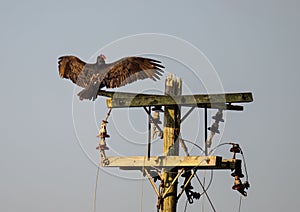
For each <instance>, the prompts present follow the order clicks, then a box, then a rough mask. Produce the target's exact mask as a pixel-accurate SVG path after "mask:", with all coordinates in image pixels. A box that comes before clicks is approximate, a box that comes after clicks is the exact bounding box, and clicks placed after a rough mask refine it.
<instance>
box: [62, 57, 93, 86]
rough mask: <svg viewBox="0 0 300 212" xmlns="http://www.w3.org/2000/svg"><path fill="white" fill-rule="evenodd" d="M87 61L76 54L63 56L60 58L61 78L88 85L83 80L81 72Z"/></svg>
mask: <svg viewBox="0 0 300 212" xmlns="http://www.w3.org/2000/svg"><path fill="white" fill-rule="evenodd" d="M85 65H86V63H85V62H83V61H82V60H80V59H79V58H77V57H75V56H62V57H59V58H58V70H59V75H60V77H61V78H66V79H70V80H72V82H73V83H75V84H77V85H79V86H81V87H86V86H87V85H86V82H85V80H81V78H82V77H81V76H80V75H81V74H82V71H83V69H84V67H85Z"/></svg>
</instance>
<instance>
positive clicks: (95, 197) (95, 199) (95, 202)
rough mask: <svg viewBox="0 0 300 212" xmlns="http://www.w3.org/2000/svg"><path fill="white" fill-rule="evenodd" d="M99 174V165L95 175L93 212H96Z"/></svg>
mask: <svg viewBox="0 0 300 212" xmlns="http://www.w3.org/2000/svg"><path fill="white" fill-rule="evenodd" d="M99 172H100V164H99V166H98V168H97V174H96V184H95V190H94V212H96V204H97V188H98V178H99Z"/></svg>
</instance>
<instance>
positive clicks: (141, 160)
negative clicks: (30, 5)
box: [101, 156, 240, 170]
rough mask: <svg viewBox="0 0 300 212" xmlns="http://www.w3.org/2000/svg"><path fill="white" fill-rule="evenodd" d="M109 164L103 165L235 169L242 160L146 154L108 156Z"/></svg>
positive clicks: (130, 167) (132, 167)
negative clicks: (146, 155) (149, 155)
mask: <svg viewBox="0 0 300 212" xmlns="http://www.w3.org/2000/svg"><path fill="white" fill-rule="evenodd" d="M107 159H108V161H109V164H107V165H105V164H102V163H101V166H102V167H118V168H120V169H125V170H141V169H143V168H151V167H156V168H166V169H171V168H174V167H178V168H196V169H235V167H236V164H237V163H240V160H236V159H225V160H224V159H223V160H222V157H220V156H152V157H150V158H149V160H148V159H147V157H145V156H128V157H118V156H110V157H107Z"/></svg>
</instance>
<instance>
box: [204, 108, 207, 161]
mask: <svg viewBox="0 0 300 212" xmlns="http://www.w3.org/2000/svg"><path fill="white" fill-rule="evenodd" d="M204 148H205V149H204V151H205V156H207V108H206V107H205V108H204Z"/></svg>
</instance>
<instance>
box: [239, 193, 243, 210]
mask: <svg viewBox="0 0 300 212" xmlns="http://www.w3.org/2000/svg"><path fill="white" fill-rule="evenodd" d="M242 198H243V197H242V195H240V202H239V210H238V212H241V206H242Z"/></svg>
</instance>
